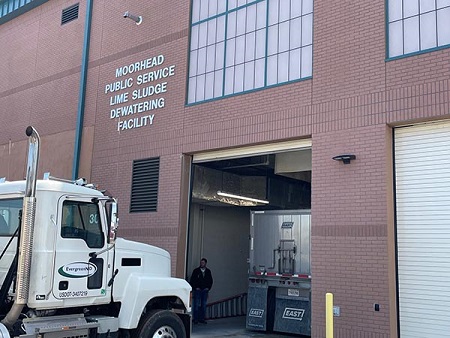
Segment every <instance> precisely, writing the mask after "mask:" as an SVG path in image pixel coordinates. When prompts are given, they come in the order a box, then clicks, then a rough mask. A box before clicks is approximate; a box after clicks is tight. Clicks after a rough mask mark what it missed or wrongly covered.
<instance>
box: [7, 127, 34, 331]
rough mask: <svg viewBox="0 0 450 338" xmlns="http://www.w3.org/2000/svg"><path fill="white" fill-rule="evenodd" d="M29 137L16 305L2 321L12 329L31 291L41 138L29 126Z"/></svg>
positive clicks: (27, 132)
mask: <svg viewBox="0 0 450 338" xmlns="http://www.w3.org/2000/svg"><path fill="white" fill-rule="evenodd" d="M26 134H27V136H28V160H27V176H26V186H25V197H24V198H23V215H24V216H23V217H22V223H21V226H20V243H19V260H18V266H17V290H16V298H15V300H14V304H13V306H12V307H11V309H10V310H9V312H8V314H7V315H6V317H5V318H4V319H3V320H2V321H1V323H2V324H4V325H5V326H6V327H8V328H12V326H13V325H14V323H15V322H16V321H17V319H18V318H19V316H20V313H21V312H22V309H23V308H24V306H25V305H26V304H27V302H28V293H29V289H30V270H31V256H32V253H33V234H34V219H35V211H36V197H35V195H36V177H37V168H38V161H39V144H40V137H39V134H38V133H37V131H36V129H34V128H33V127H31V126H29V127H28V128H27V130H26Z"/></svg>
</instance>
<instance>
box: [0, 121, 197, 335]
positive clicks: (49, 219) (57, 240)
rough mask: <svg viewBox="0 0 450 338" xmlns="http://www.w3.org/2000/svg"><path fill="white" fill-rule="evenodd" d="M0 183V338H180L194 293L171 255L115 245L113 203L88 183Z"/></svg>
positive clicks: (34, 137)
mask: <svg viewBox="0 0 450 338" xmlns="http://www.w3.org/2000/svg"><path fill="white" fill-rule="evenodd" d="M26 133H27V136H28V137H29V142H28V143H29V147H28V164H27V175H26V180H25V181H15V182H8V181H6V179H0V286H1V287H0V338H9V337H26V338H33V337H35V338H59V337H77V338H84V337H86V338H93V337H95V338H115V337H126V338H130V337H136V338H147V337H152V338H156V337H161V338H162V337H164V338H185V337H190V334H191V305H190V299H191V286H190V285H189V284H188V283H187V282H186V281H185V280H183V279H178V278H172V277H171V267H170V255H169V253H168V252H167V251H165V250H163V249H160V248H157V247H154V246H150V245H146V244H143V243H138V242H132V241H129V240H125V239H121V238H116V230H117V226H118V217H117V202H116V200H115V199H114V198H112V197H109V196H105V195H104V194H103V193H102V192H100V191H98V190H96V189H95V188H94V187H93V186H92V185H89V184H86V182H85V180H84V179H80V180H77V181H76V182H70V181H64V180H59V179H54V178H52V177H50V176H49V175H47V177H46V179H44V180H37V179H36V173H37V164H38V157H39V135H38V133H37V132H36V130H35V129H34V128H33V127H28V128H27V130H26Z"/></svg>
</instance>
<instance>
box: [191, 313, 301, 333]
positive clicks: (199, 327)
mask: <svg viewBox="0 0 450 338" xmlns="http://www.w3.org/2000/svg"><path fill="white" fill-rule="evenodd" d="M191 337H192V338H200V337H208V338H213V337H234V338H248V337H257V338H283V337H285V338H293V337H297V338H302V337H306V336H299V335H289V334H280V333H273V332H272V333H266V332H260V331H251V330H247V329H246V328H245V316H242V317H233V318H223V319H210V320H208V322H207V324H196V325H193V327H192V336H191Z"/></svg>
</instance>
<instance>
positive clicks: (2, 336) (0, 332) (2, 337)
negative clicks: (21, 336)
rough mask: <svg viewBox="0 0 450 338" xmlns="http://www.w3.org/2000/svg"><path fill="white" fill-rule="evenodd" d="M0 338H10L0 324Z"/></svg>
mask: <svg viewBox="0 0 450 338" xmlns="http://www.w3.org/2000/svg"><path fill="white" fill-rule="evenodd" d="M0 338H10V335H9V331H8V329H7V328H6V326H5V325H3V324H2V323H0Z"/></svg>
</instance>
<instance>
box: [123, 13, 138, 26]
mask: <svg viewBox="0 0 450 338" xmlns="http://www.w3.org/2000/svg"><path fill="white" fill-rule="evenodd" d="M123 17H124V18H129V19H131V20H133V21H134V22H136V25H140V24H141V23H142V16H140V15H139V16H137V15H133V14H131V13H130V12H128V11H126V12H125V13H124V14H123Z"/></svg>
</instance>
